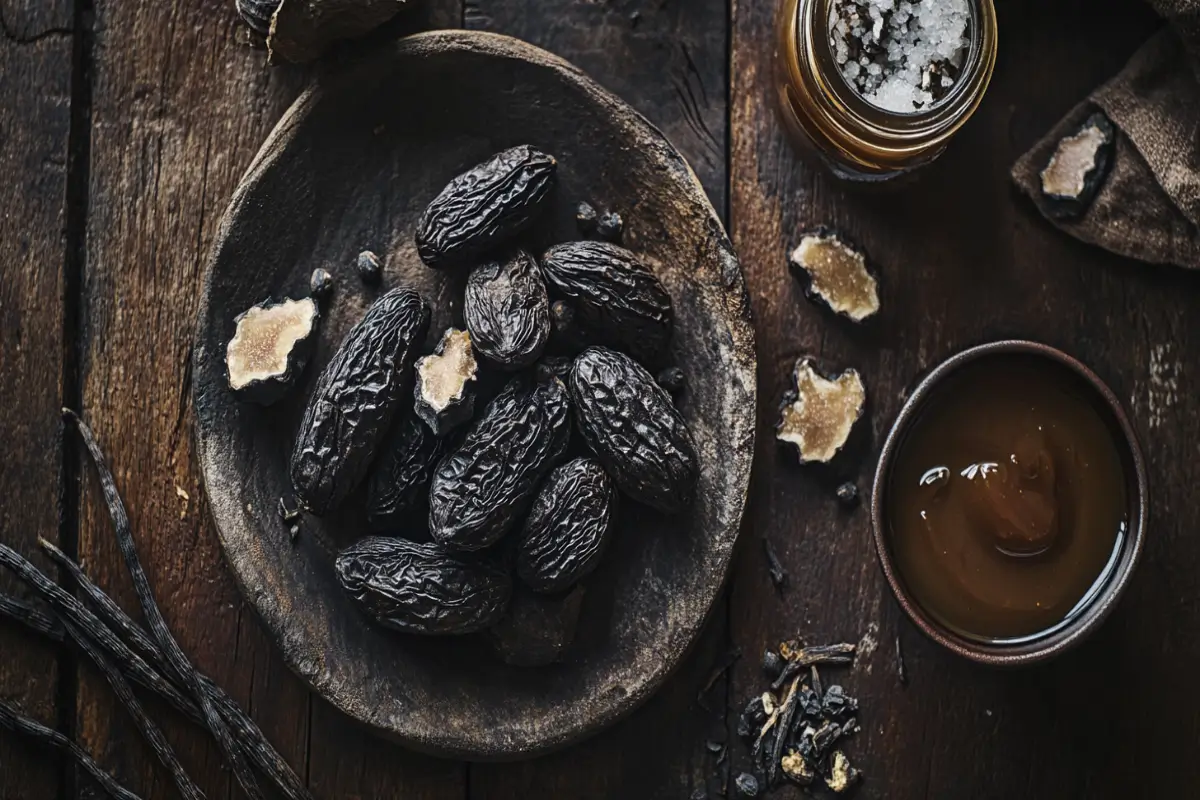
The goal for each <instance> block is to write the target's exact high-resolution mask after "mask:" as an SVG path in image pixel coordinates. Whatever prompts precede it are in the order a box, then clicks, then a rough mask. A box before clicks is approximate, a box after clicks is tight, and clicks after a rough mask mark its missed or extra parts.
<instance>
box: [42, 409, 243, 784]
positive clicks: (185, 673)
mask: <svg viewBox="0 0 1200 800" xmlns="http://www.w3.org/2000/svg"><path fill="white" fill-rule="evenodd" d="M63 414H64V416H65V417H66V418H67V420H68V421H69V422H73V423H74V424H75V427H76V428H77V429H78V431H79V435H80V437H82V439H83V442H84V444H85V445H86V446H87V449H88V452H89V453H90V454H91V457H92V464H93V465H94V466H95V468H96V474H97V477H98V478H99V481H100V485H101V487H102V488H103V490H104V499H105V501H106V503H107V504H108V513H109V516H111V517H112V521H113V528H114V529H115V531H116V539H117V547H118V549H119V550H120V551H121V555H122V556H123V557H124V559H125V566H126V568H127V569H128V570H129V576H130V578H131V579H132V581H133V588H134V591H135V593H136V594H137V597H138V602H139V605H140V606H141V608H142V614H143V615H144V617H145V619H146V624H147V625H148V627H149V628H150V634H151V635H152V636H153V637H154V641H155V642H156V643H157V644H158V646H159V650H160V651H161V652H162V655H163V662H164V665H165V667H166V671H167V673H168V675H167V677H168V678H174V679H175V680H176V681H177V682H178V683H179V685H181V686H184V687H186V688H187V689H188V692H189V693H190V694H191V696H192V699H194V700H195V701H196V702H197V703H198V704H199V706H200V710H201V711H202V712H203V714H204V720H205V723H206V724H207V726H208V729H209V731H210V732H211V733H212V735H213V738H214V739H216V740H217V744H218V746H219V747H220V749H221V753H222V754H223V755H224V757H225V762H226V763H227V764H228V765H229V766H230V768H231V769H232V770H233V773H234V775H235V776H236V777H237V780H238V783H239V784H240V785H241V787H242V790H243V791H244V792H245V793H246V796H247V797H249V798H250V800H262V798H263V793H262V790H261V789H259V787H258V780H257V779H256V778H255V776H254V773H253V772H251V771H250V766H249V764H248V763H247V762H246V759H245V756H244V754H243V752H242V750H241V748H240V747H239V745H238V743H237V741H236V740H235V739H234V738H233V734H232V733H231V732H230V730H229V727H228V726H227V725H226V723H225V720H224V719H222V718H221V716H220V714H218V713H217V710H216V708H215V707H214V705H213V702H212V699H211V697H210V696H209V694H208V693H207V692H206V691H205V690H204V687H203V685H202V683H201V681H200V679H199V676H198V674H197V672H196V668H195V667H193V666H192V664H191V662H190V661H188V659H187V656H185V655H184V653H183V650H182V649H180V647H179V644H178V643H177V642H176V641H175V637H173V636H172V635H171V631H170V629H169V628H168V627H167V623H166V620H164V619H163V616H162V612H160V611H159V609H158V605H157V604H156V603H155V602H154V593H153V592H152V591H151V590H150V582H149V580H147V578H146V573H145V571H144V570H143V569H142V564H141V561H140V560H139V559H138V555H137V547H136V546H135V544H134V541H133V529H132V527H131V526H130V524H129V515H128V514H127V513H126V511H125V504H124V503H123V502H122V501H121V496H120V494H119V493H118V492H117V485H116V482H115V481H114V480H113V476H112V473H111V472H110V471H109V469H108V464H107V463H106V462H105V460H104V454H103V453H101V452H100V446H99V445H98V444H97V443H96V439H95V437H94V436H93V435H92V431H91V429H89V428H88V427H87V425H85V424H84V423H83V420H81V419H80V418H79V417H78V416H76V415H75V413H74V412H72V411H67V410H65V409H64V411H63Z"/></svg>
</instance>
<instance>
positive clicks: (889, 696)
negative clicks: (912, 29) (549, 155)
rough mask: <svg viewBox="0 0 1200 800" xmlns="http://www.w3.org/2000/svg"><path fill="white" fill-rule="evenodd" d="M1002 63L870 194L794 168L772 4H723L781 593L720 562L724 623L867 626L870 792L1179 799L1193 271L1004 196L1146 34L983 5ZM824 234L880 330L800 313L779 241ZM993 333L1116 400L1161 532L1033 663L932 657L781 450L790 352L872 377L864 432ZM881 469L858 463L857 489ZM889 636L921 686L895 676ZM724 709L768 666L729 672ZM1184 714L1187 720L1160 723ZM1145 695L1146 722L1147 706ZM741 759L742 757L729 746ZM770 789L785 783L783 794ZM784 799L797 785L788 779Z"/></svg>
mask: <svg viewBox="0 0 1200 800" xmlns="http://www.w3.org/2000/svg"><path fill="white" fill-rule="evenodd" d="M997 6H998V11H999V13H1000V41H1001V53H1000V58H999V62H998V67H997V70H996V74H995V79H994V81H993V84H992V88H991V89H990V91H989V95H988V97H987V98H986V99H985V101H984V104H983V106H982V107H981V109H980V111H979V113H978V115H977V117H976V119H975V120H973V121H972V122H971V123H970V124H969V125H968V126H967V127H966V128H965V129H964V131H963V132H962V134H961V137H960V138H959V139H958V140H957V141H956V142H954V143H953V144H952V145H951V147H950V150H949V151H948V152H947V153H946V154H945V156H944V157H943V158H942V160H941V161H939V162H938V163H937V164H936V165H934V166H933V167H931V168H930V169H929V170H928V171H927V172H926V173H925V174H924V175H922V176H921V178H920V180H919V182H918V183H917V184H916V185H914V186H910V187H907V188H905V189H902V190H900V191H898V192H896V193H891V194H886V193H885V194H864V193H860V192H856V191H854V190H852V189H848V188H847V187H845V186H844V185H840V184H838V183H836V182H835V181H832V180H831V179H829V178H828V176H827V175H825V174H824V173H822V172H819V171H815V170H813V169H811V168H809V167H806V166H804V165H802V164H801V163H800V162H799V161H798V160H797V158H796V157H795V155H794V151H793V149H792V148H791V147H790V146H789V144H788V143H787V141H786V140H785V138H784V134H783V132H782V130H781V127H780V125H779V122H778V120H777V118H776V115H775V113H774V109H773V108H772V107H771V105H770V98H771V96H772V91H771V89H772V80H773V76H772V72H771V57H772V48H771V47H770V46H769V45H768V44H767V43H768V42H770V36H771V33H772V29H773V26H774V19H773V14H774V8H773V7H771V5H770V4H761V3H754V2H746V1H745V0H737V2H735V6H734V8H735V11H734V59H733V69H732V74H733V80H734V84H733V92H732V95H733V96H734V97H737V98H741V100H739V101H738V102H736V103H734V106H733V109H732V112H733V120H732V164H731V175H732V177H733V180H732V190H731V196H732V218H733V220H732V226H733V238H734V243H735V245H736V247H737V248H738V252H739V254H740V256H741V259H742V263H743V265H744V267H745V269H746V272H747V279H748V283H749V284H750V290H751V295H752V300H753V303H754V310H755V318H756V326H757V332H758V341H759V367H760V368H759V388H760V397H761V403H760V413H761V414H762V417H761V426H760V448H759V454H758V456H759V459H758V462H757V463H756V468H755V470H756V471H755V483H754V486H753V488H752V495H751V509H752V511H751V513H750V515H749V524H750V526H751V529H752V531H753V534H754V538H755V539H757V538H758V537H760V536H763V535H766V536H769V537H770V538H771V539H772V540H773V541H774V543H775V547H776V550H777V551H778V552H779V555H780V557H781V559H782V560H783V562H784V564H785V566H786V567H787V569H788V570H789V571H790V572H791V589H790V590H789V591H788V592H787V593H786V594H785V595H783V597H782V598H777V597H776V596H775V594H774V592H773V590H772V589H771V587H770V583H769V581H768V578H767V574H766V568H765V564H764V563H763V559H762V557H761V554H760V553H759V552H757V549H758V544H757V541H755V542H752V543H753V544H754V545H755V547H754V549H755V552H750V549H749V548H748V549H747V551H746V552H745V553H744V554H743V559H742V561H741V563H740V566H739V570H738V572H737V573H736V575H735V579H734V584H733V586H734V589H733V600H732V611H731V614H732V627H733V631H734V638H735V640H736V641H737V642H738V643H740V644H741V645H742V646H743V648H744V649H746V650H747V651H756V652H761V649H762V647H763V646H764V645H767V644H769V643H772V642H776V641H778V640H779V639H780V638H782V637H785V636H791V635H796V634H803V635H807V636H809V637H810V638H811V639H813V640H827V639H842V638H848V639H851V640H857V639H858V638H859V637H860V636H863V635H864V634H868V633H869V634H870V636H871V638H870V640H864V644H866V645H867V649H868V650H869V649H870V647H871V644H872V642H878V645H877V647H875V648H874V649H873V651H872V652H869V653H868V654H866V655H865V657H864V658H863V659H862V660H861V662H860V665H859V666H858V667H857V668H856V669H855V670H854V671H853V672H852V673H848V674H846V675H845V676H844V678H845V682H846V685H847V688H848V689H849V690H850V691H852V692H853V693H855V694H858V695H859V696H860V697H861V699H862V701H863V712H862V713H861V715H860V720H861V722H862V724H863V732H862V734H861V735H860V736H859V737H858V738H857V739H856V741H854V742H853V743H852V744H851V745H850V746H849V752H850V754H851V756H852V757H855V758H857V760H858V761H859V762H860V764H859V766H861V767H863V768H864V769H865V770H866V771H867V773H868V780H867V783H866V785H865V786H864V787H863V791H862V792H861V794H859V795H858V796H859V797H863V798H877V797H878V798H883V797H886V798H890V799H891V800H903V799H904V798H919V797H979V798H992V797H996V798H1000V797H1027V798H1058V797H1089V798H1108V797H1113V798H1116V797H1128V796H1146V797H1171V796H1179V795H1185V794H1187V793H1188V791H1189V790H1190V788H1191V787H1194V786H1195V785H1196V782H1197V780H1198V770H1200V766H1197V763H1196V761H1195V759H1194V758H1188V757H1187V756H1186V755H1185V751H1186V750H1187V748H1188V747H1191V744H1190V743H1193V742H1195V741H1196V737H1197V731H1198V730H1200V714H1197V713H1196V711H1195V709H1196V708H1197V689H1196V688H1195V684H1194V681H1192V680H1189V679H1188V677H1187V675H1188V674H1189V670H1190V671H1194V669H1195V666H1196V664H1197V663H1200V645H1198V644H1197V642H1196V641H1195V640H1194V637H1189V636H1187V635H1186V634H1184V633H1183V632H1184V631H1186V630H1193V629H1195V627H1196V625H1197V622H1198V618H1200V602H1198V596H1197V589H1196V582H1195V577H1194V576H1195V575H1196V573H1197V567H1198V566H1200V542H1198V540H1197V539H1196V538H1195V537H1194V536H1193V535H1192V531H1194V530H1195V528H1196V524H1197V521H1198V517H1200V512H1198V511H1197V510H1196V507H1195V504H1194V503H1192V502H1191V501H1190V500H1189V498H1190V496H1191V494H1192V487H1194V485H1195V483H1196V480H1197V477H1198V469H1197V466H1196V458H1195V442H1196V439H1197V436H1198V435H1200V421H1198V419H1197V417H1196V415H1195V414H1194V400H1193V398H1194V397H1195V395H1196V389H1197V384H1196V378H1195V376H1194V375H1192V374H1190V373H1189V371H1188V370H1187V369H1186V367H1185V365H1186V364H1189V363H1193V362H1194V361H1195V360H1196V356H1197V354H1200V322H1197V321H1196V315H1195V312H1194V306H1195V292H1196V291H1197V290H1198V289H1200V280H1198V278H1200V276H1196V275H1193V274H1185V273H1184V272H1182V271H1178V270H1170V269H1160V268H1152V267H1147V266H1142V265H1137V264H1135V263H1133V262H1129V261H1125V260H1122V259H1118V258H1115V257H1111V256H1108V255H1107V254H1105V253H1103V252H1101V251H1098V250H1095V249H1091V248H1088V247H1085V246H1083V245H1080V244H1078V243H1076V242H1074V241H1072V240H1070V239H1068V238H1067V237H1065V236H1063V235H1061V234H1059V233H1057V232H1056V231H1054V230H1053V229H1052V228H1051V227H1050V226H1049V225H1047V224H1045V223H1044V222H1043V221H1042V220H1041V219H1039V218H1038V217H1037V216H1036V214H1035V213H1034V211H1033V209H1032V206H1031V205H1030V204H1028V203H1025V202H1023V201H1021V200H1020V198H1018V197H1017V195H1016V193H1015V192H1013V191H1012V189H1011V187H1010V185H1009V182H1008V177H1007V171H1008V167H1009V165H1010V164H1011V163H1012V161H1013V160H1014V159H1015V158H1016V157H1017V156H1018V155H1019V154H1020V153H1021V152H1022V151H1023V150H1024V149H1025V148H1027V147H1028V146H1029V145H1030V144H1031V143H1032V142H1033V141H1034V140H1035V139H1036V137H1037V136H1038V135H1040V134H1041V133H1042V132H1043V131H1044V130H1045V129H1047V128H1048V127H1049V126H1050V125H1051V124H1052V123H1053V122H1054V121H1055V120H1056V119H1057V118H1058V116H1059V115H1060V114H1062V113H1063V112H1064V111H1065V110H1066V109H1067V108H1069V107H1070V106H1071V104H1072V103H1074V102H1075V101H1077V100H1078V99H1079V98H1080V97H1082V96H1083V95H1084V94H1086V92H1087V91H1088V90H1089V89H1090V88H1091V87H1093V86H1094V85H1095V84H1097V83H1098V82H1100V81H1101V80H1103V79H1105V78H1107V77H1108V76H1109V75H1111V74H1112V73H1113V72H1114V71H1115V70H1117V69H1118V68H1119V67H1120V66H1121V65H1122V64H1123V63H1124V59H1125V58H1126V57H1127V56H1128V54H1129V53H1131V52H1132V50H1133V49H1134V48H1135V47H1136V45H1137V44H1138V43H1139V42H1140V41H1142V40H1143V39H1144V38H1145V36H1146V35H1147V33H1148V32H1149V31H1150V30H1152V28H1153V26H1154V21H1153V19H1152V16H1151V15H1150V14H1149V13H1148V11H1147V10H1146V9H1145V8H1144V7H1143V6H1142V5H1141V4H1138V3H1133V2H1128V1H1127V0H1108V1H1107V2H1104V3H1101V4H1099V5H1097V4H1096V3H1086V2H1082V1H1081V0H1069V1H1064V2H1059V3H1041V2H1035V1H1034V0H1022V1H1021V2H1007V3H997ZM816 223H828V224H833V225H836V226H837V227H839V228H841V229H844V230H845V231H846V232H847V233H848V234H850V235H852V236H854V237H855V238H857V239H858V240H860V241H862V242H863V243H864V244H865V245H866V247H867V248H868V249H869V251H870V252H871V253H872V254H874V256H875V258H876V260H877V261H878V262H879V263H880V265H881V268H882V270H883V272H884V276H885V283H884V286H885V291H884V295H883V304H884V311H883V318H882V320H881V324H880V326H879V328H878V330H877V331H876V332H873V333H868V332H860V331H856V330H851V329H850V326H847V325H845V324H841V323H840V322H839V321H836V320H833V319H831V318H830V317H829V316H827V315H825V314H824V313H823V312H822V311H821V310H820V309H817V308H816V307H814V306H812V305H810V304H809V303H807V302H806V301H805V300H804V299H803V296H802V294H801V292H800V290H799V287H797V286H795V285H794V284H793V283H792V282H791V280H790V279H789V277H788V275H787V271H786V262H785V254H786V252H787V248H788V247H789V245H793V244H794V239H795V235H796V232H797V231H799V230H801V229H802V228H804V227H806V226H810V225H812V224H816ZM1006 335H1016V336H1025V337H1030V338H1034V339H1040V340H1043V341H1046V342H1048V343H1050V344H1054V345H1057V346H1060V347H1063V348H1064V349H1066V350H1068V351H1069V352H1072V353H1074V354H1076V355H1078V356H1079V357H1080V358H1082V359H1083V360H1084V361H1085V362H1087V363H1089V364H1090V365H1092V366H1093V367H1094V368H1095V369H1096V370H1097V371H1098V372H1099V373H1100V375H1101V376H1102V377H1104V378H1105V379H1107V380H1109V381H1110V382H1111V385H1112V386H1113V388H1114V390H1115V391H1116V392H1117V394H1118V395H1119V396H1121V397H1123V398H1124V399H1125V400H1126V401H1127V403H1128V405H1129V407H1130V409H1131V411H1132V413H1133V417H1134V420H1135V425H1136V427H1137V428H1138V430H1139V433H1140V434H1141V436H1142V438H1143V444H1144V445H1145V448H1146V452H1147V454H1148V456H1149V459H1150V464H1151V484H1152V486H1153V489H1152V494H1153V502H1154V524H1153V525H1152V528H1151V531H1150V536H1149V542H1148V549H1147V552H1146V558H1145V561H1144V562H1143V564H1142V566H1141V568H1140V573H1139V574H1138V575H1137V576H1136V577H1135V580H1134V582H1133V585H1132V586H1131V588H1130V591H1129V594H1128V596H1127V597H1126V598H1125V600H1124V601H1123V602H1122V604H1121V605H1120V607H1119V608H1118V610H1117V612H1116V614H1115V615H1114V617H1113V618H1112V619H1111V620H1110V621H1109V623H1108V624H1106V626H1105V627H1104V628H1103V629H1102V630H1101V631H1100V633H1099V634H1098V635H1097V636H1096V638H1095V639H1093V640H1092V641H1090V642H1089V643H1087V644H1086V645H1085V646H1083V647H1082V648H1080V649H1079V650H1078V651H1076V652H1075V653H1072V654H1071V655H1069V656H1067V657H1065V658H1063V659H1061V660H1059V661H1057V662H1055V663H1053V664H1051V665H1048V666H1046V667H1044V668H1038V669H1030V670H1024V671H1018V672H994V671H988V670H984V669H981V668H978V667H975V666H973V665H971V664H969V663H967V662H964V661H962V660H959V659H957V658H955V657H953V656H951V655H949V654H948V653H945V652H943V651H941V650H940V649H939V648H937V646H936V645H933V644H932V643H930V642H928V641H926V640H924V639H923V637H921V636H920V635H919V634H917V633H916V631H915V630H914V629H913V628H912V626H911V625H909V624H908V623H907V622H906V621H903V620H902V618H901V614H900V612H899V610H898V608H897V606H896V605H895V603H894V602H893V600H892V598H891V597H890V595H889V592H888V589H887V587H886V584H885V583H884V581H883V579H882V576H881V574H880V571H879V569H878V566H877V565H876V561H875V555H874V551H873V547H872V544H871V538H870V529H869V521H868V515H867V513H866V512H865V510H861V509H860V510H859V511H857V512H855V513H854V514H853V515H851V516H846V515H845V514H843V513H841V512H839V510H838V508H837V506H836V503H835V501H834V498H833V495H832V489H831V487H828V486H823V485H821V484H820V483H819V482H818V481H817V480H816V479H815V478H814V476H813V475H811V474H810V473H808V472H806V471H805V470H803V469H801V468H799V467H797V466H796V465H795V462H794V456H793V455H792V454H790V453H784V452H782V451H778V450H777V449H776V447H775V445H774V443H773V442H772V440H771V433H772V431H771V426H772V425H773V423H774V418H775V413H776V412H775V406H776V404H777V403H778V401H779V398H780V396H781V394H782V392H783V390H784V389H785V386H786V383H787V379H788V371H789V369H790V367H791V364H792V363H793V362H794V360H795V359H796V357H797V356H799V355H802V354H804V353H810V352H811V353H818V354H820V355H822V356H823V357H824V358H826V359H828V360H829V361H831V362H832V363H833V364H834V365H841V364H845V365H853V366H856V367H857V368H858V369H860V370H862V372H863V374H864V377H865V379H866V381H867V385H868V392H869V394H870V395H871V397H872V402H873V411H872V415H871V425H872V428H873V431H874V434H875V441H876V445H878V443H879V441H880V438H881V436H882V435H883V434H884V433H886V429H887V425H888V424H889V423H890V421H891V419H892V418H893V417H894V415H895V413H896V412H897V411H898V409H899V406H900V404H901V402H902V399H903V397H902V392H903V389H904V387H905V385H906V384H908V383H909V382H910V381H911V380H912V379H913V378H914V377H915V376H916V375H917V374H918V372H919V371H920V370H922V369H924V368H926V367H929V366H932V365H933V364H934V363H936V362H937V361H938V360H940V359H941V358H943V357H944V356H946V355H949V354H950V353H951V352H953V351H955V350H958V349H961V348H962V347H965V346H968V345H970V344H974V343H978V342H980V341H984V340H987V339H992V338H998V337H1001V336H1006ZM873 466H874V458H873V457H872V458H870V459H869V460H868V461H867V462H866V463H864V464H863V465H862V471H861V474H860V478H859V486H860V488H861V489H863V490H864V492H866V491H868V490H869V484H868V481H869V477H870V475H869V473H870V471H871V469H873ZM897 634H899V636H900V638H901V640H902V643H903V646H904V651H905V656H906V661H907V667H908V673H909V675H910V677H911V683H910V685H909V686H908V687H907V688H903V687H901V686H900V684H899V683H898V681H897V677H896V671H895V663H894V661H895V658H894V652H895V644H894V640H895V637H896V635H897ZM734 683H735V691H734V695H733V702H732V703H731V714H733V713H736V709H737V706H738V705H739V704H740V702H739V701H744V700H745V699H746V698H747V697H748V696H749V695H750V694H751V693H752V692H753V691H755V689H756V688H758V687H759V686H761V678H760V675H759V673H758V672H757V669H756V667H755V666H754V663H753V661H752V660H746V661H743V662H742V664H740V665H739V667H738V669H737V671H736V677H735V682H734ZM1168 707H1173V708H1176V709H1178V710H1179V713H1177V714H1170V715H1168V714H1165V713H1163V709H1166V708H1168ZM1156 709H1157V710H1156ZM735 764H737V765H741V766H745V765H746V759H745V757H744V755H739V758H738V759H737V760H736V762H735ZM781 796H791V795H790V794H787V793H785V794H783V795H781ZM796 796H799V795H798V793H797V794H796Z"/></svg>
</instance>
